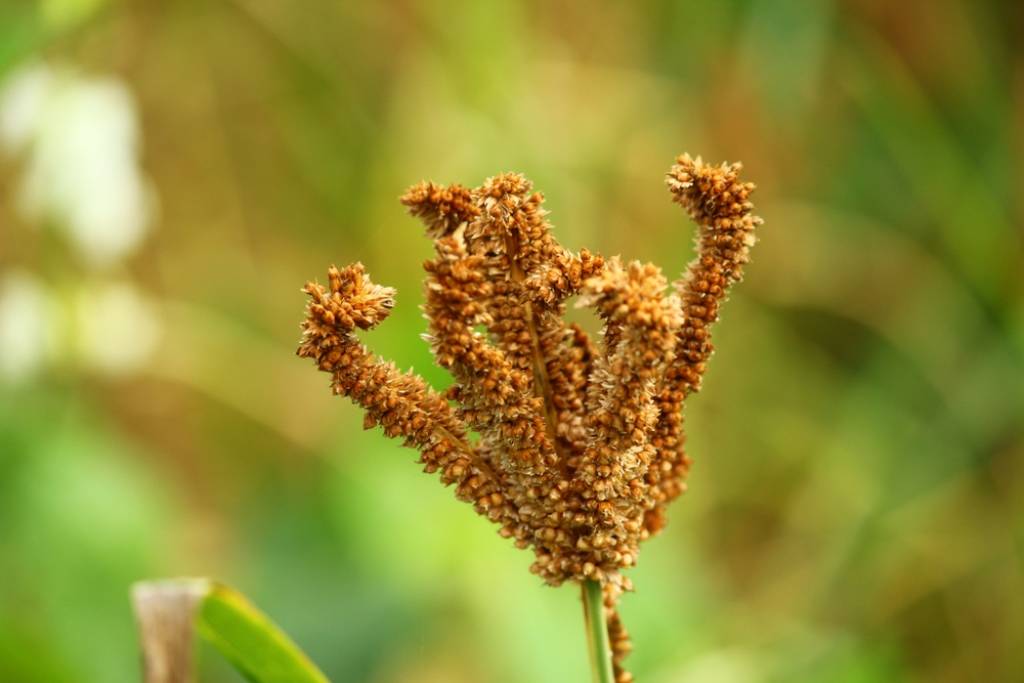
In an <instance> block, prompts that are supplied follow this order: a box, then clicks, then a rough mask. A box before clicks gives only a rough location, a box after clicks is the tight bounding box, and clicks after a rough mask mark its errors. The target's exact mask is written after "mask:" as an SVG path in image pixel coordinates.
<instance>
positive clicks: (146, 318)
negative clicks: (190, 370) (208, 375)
mask: <svg viewBox="0 0 1024 683" xmlns="http://www.w3.org/2000/svg"><path fill="white" fill-rule="evenodd" d="M161 328H162V326H161V324H160V316H159V314H158V312H157V310H156V308H155V307H154V306H153V304H152V303H151V302H150V301H149V300H148V299H147V298H146V297H145V296H144V295H143V294H142V293H140V292H139V290H138V289H136V288H135V287H134V286H133V285H130V284H127V283H105V284H102V285H100V286H98V287H96V288H93V289H84V290H82V291H81V292H80V293H79V295H78V298H77V300H76V301H75V330H76V332H77V334H76V343H77V346H78V348H77V351H78V354H79V356H80V358H81V360H82V361H83V363H84V364H85V365H87V366H89V367H91V368H92V369H93V370H96V371H99V372H102V373H106V374H111V375H123V374H126V373H129V372H131V371H133V370H137V369H138V368H139V367H141V366H142V365H143V364H144V363H145V362H146V361H148V360H149V358H150V357H151V356H152V355H153V352H154V351H155V350H156V346H157V343H158V342H159V341H160V335H161V331H162V329H161Z"/></svg>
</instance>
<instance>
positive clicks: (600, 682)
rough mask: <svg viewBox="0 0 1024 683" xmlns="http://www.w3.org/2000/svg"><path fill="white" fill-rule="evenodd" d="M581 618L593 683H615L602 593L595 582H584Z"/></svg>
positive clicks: (599, 586) (582, 585)
mask: <svg viewBox="0 0 1024 683" xmlns="http://www.w3.org/2000/svg"><path fill="white" fill-rule="evenodd" d="M581 588H582V592H583V618H584V620H585V621H586V626H587V645H588V646H589V648H588V649H589V650H590V670H591V672H592V673H593V680H594V683H615V673H614V670H613V669H612V647H611V642H610V641H609V640H608V623H607V621H606V619H605V612H604V592H603V591H602V590H601V584H600V583H599V582H597V581H584V582H582V584H581Z"/></svg>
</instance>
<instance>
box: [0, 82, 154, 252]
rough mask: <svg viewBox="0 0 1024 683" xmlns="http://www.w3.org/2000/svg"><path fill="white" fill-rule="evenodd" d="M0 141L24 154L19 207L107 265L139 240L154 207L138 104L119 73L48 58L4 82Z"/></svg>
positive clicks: (25, 213)
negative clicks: (143, 164) (65, 66)
mask: <svg viewBox="0 0 1024 683" xmlns="http://www.w3.org/2000/svg"><path fill="white" fill-rule="evenodd" d="M0 141H2V142H3V145H4V147H5V148H7V150H8V151H9V152H12V153H24V154H25V155H26V161H25V163H26V169H25V173H24V176H23V178H22V183H21V187H20V193H19V198H18V199H19V202H18V206H19V209H20V210H21V212H22V213H23V214H24V215H25V217H26V218H27V219H29V220H33V221H52V222H53V223H54V224H55V225H57V226H58V227H60V228H62V229H64V230H65V231H66V232H67V234H68V236H69V237H70V238H71V240H72V242H73V243H74V244H75V246H76V247H78V249H79V251H80V252H81V253H82V254H83V256H84V257H85V258H86V259H87V260H88V261H90V262H91V263H93V264H94V265H106V264H109V263H111V262H113V261H116V260H118V259H120V258H123V257H124V256H126V255H127V254H129V253H131V252H132V251H133V250H134V249H135V248H136V247H137V246H138V244H139V243H140V242H141V240H142V237H143V236H144V234H145V232H146V229H147V227H148V225H149V223H150V219H151V217H152V214H153V210H154V208H155V201H154V195H153V193H152V191H151V190H150V188H149V182H148V181H147V179H146V177H145V176H144V174H143V173H142V169H141V168H140V166H139V125H138V114H137V112H136V108H135V103H134V101H133V99H132V97H131V94H130V93H129V91H128V89H127V88H126V87H125V86H124V84H123V83H121V82H120V81H118V80H116V79H114V78H86V77H82V76H80V75H77V74H75V73H73V72H70V71H66V70H55V69H53V68H51V67H49V66H46V65H40V64H36V65H31V66H27V67H24V68H22V69H20V70H19V71H17V72H15V73H14V74H13V75H12V76H11V77H10V78H9V79H8V80H7V82H6V83H5V84H4V85H3V87H2V88H0Z"/></svg>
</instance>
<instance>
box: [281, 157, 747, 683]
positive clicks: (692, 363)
mask: <svg viewBox="0 0 1024 683" xmlns="http://www.w3.org/2000/svg"><path fill="white" fill-rule="evenodd" d="M740 168H741V166H740V165H739V164H722V165H720V166H710V165H707V164H704V163H703V162H702V161H701V160H700V158H697V159H692V158H690V157H689V156H688V155H684V156H681V157H679V159H678V160H677V163H676V164H675V165H674V166H673V167H672V169H671V170H670V171H669V173H668V174H667V178H666V182H667V184H668V187H669V190H670V191H671V193H672V196H673V199H674V200H675V201H676V202H678V203H679V204H681V205H682V206H683V207H684V208H685V209H686V210H687V212H688V213H689V214H690V216H691V218H693V220H694V221H695V222H696V223H697V225H698V228H699V232H698V237H697V257H696V259H695V260H694V261H693V262H692V263H691V264H690V265H689V267H688V268H687V270H686V272H685V274H684V276H683V277H682V278H681V279H680V280H678V281H677V282H676V283H675V288H674V289H675V292H674V293H669V292H668V283H667V281H666V279H665V277H664V276H663V275H662V274H661V271H660V269H659V268H657V267H656V266H654V265H651V264H641V263H639V262H636V261H634V262H630V263H623V262H622V261H620V260H619V259H618V258H617V257H616V258H613V259H610V260H607V261H606V260H605V259H603V258H601V257H600V256H598V255H595V254H591V253H590V252H588V251H586V250H583V251H581V252H579V253H578V254H576V253H572V252H569V251H567V250H566V249H565V248H563V247H562V246H561V245H560V244H559V243H558V242H557V241H556V240H555V239H554V237H553V236H552V235H551V232H550V229H549V225H548V221H547V219H546V215H547V212H546V211H545V210H544V208H543V206H542V201H543V197H542V196H541V195H540V193H536V192H533V189H532V186H531V184H530V183H529V181H527V180H526V179H525V178H524V177H523V176H521V175H518V174H514V173H508V174H503V175H499V176H495V177H493V178H490V179H488V180H487V181H486V182H485V183H484V184H483V185H482V186H481V187H479V188H476V189H472V190H470V189H467V188H465V187H462V186H461V185H450V186H447V187H443V186H439V185H435V184H433V183H420V184H419V185H416V186H414V187H412V188H411V189H410V190H409V191H408V192H407V193H406V194H405V195H404V196H403V197H402V202H403V203H404V204H405V205H406V206H407V207H408V208H409V211H410V213H412V214H413V215H414V216H417V217H418V218H420V219H421V220H422V221H423V223H424V224H425V225H426V227H427V233H428V235H429V236H430V237H432V238H433V239H434V244H435V250H436V253H435V257H434V258H433V259H431V260H429V261H427V262H426V263H425V264H424V267H425V269H426V272H427V277H426V285H425V289H426V301H425V304H424V311H425V313H426V317H427V320H428V321H429V334H428V339H429V342H430V345H431V348H432V350H433V353H434V356H435V358H436V360H437V362H438V364H440V365H441V366H442V367H444V368H447V369H448V370H449V371H450V372H451V373H452V375H453V377H454V379H455V383H454V384H453V386H452V387H451V388H450V389H449V390H448V391H446V392H445V393H443V394H442V393H438V392H436V391H434V390H433V389H431V388H430V387H429V386H428V385H427V383H426V382H425V381H424V380H423V379H421V378H420V377H419V376H417V375H415V374H411V373H403V372H400V371H399V370H397V369H396V368H395V367H394V365H392V364H390V363H387V362H384V361H382V360H380V359H379V358H377V357H376V356H374V355H373V354H372V353H371V352H370V351H369V350H367V349H366V347H365V346H364V345H363V344H362V343H361V342H360V341H359V340H358V339H357V337H356V334H355V330H356V328H359V329H364V330H365V329H370V328H372V327H375V326H376V325H378V324H379V323H380V322H381V321H382V320H384V318H386V317H387V315H388V313H389V312H390V310H391V307H392V306H393V305H394V294H395V292H394V290H393V289H390V288H388V287H382V286H380V285H376V284H374V283H373V282H372V281H371V280H370V278H369V276H368V275H367V274H366V272H365V271H364V268H363V266H362V264H360V263H355V264H353V265H350V266H347V267H346V268H343V269H340V270H339V269H338V268H335V267H333V266H332V267H331V268H330V270H329V271H328V284H327V286H326V287H325V286H322V285H320V284H317V283H315V282H310V283H308V284H307V285H306V287H305V290H304V291H305V292H306V293H307V294H308V295H309V297H310V302H309V303H308V305H307V311H306V320H305V321H304V322H303V326H302V327H303V339H302V344H301V346H300V347H299V350H298V354H299V355H300V356H303V357H307V358H311V359H313V360H314V361H315V363H316V364H317V366H318V367H319V368H320V369H321V370H323V371H325V372H328V373H330V374H331V377H332V380H331V386H332V387H333V390H334V392H335V393H336V394H341V395H344V396H348V397H350V398H351V399H352V400H353V401H355V402H356V403H357V404H359V405H360V406H362V407H363V408H364V409H365V411H366V420H365V426H366V427H367V428H369V427H372V426H374V425H380V426H381V427H383V429H384V433H385V434H387V435H388V436H392V437H399V438H401V439H403V441H404V442H405V444H406V445H408V446H411V447H413V448H416V449H418V450H419V451H420V453H421V462H422V463H423V464H424V467H425V469H426V470H427V471H428V472H438V473H439V474H440V477H441V481H442V482H443V483H445V484H452V485H454V486H455V492H456V495H457V496H458V497H459V498H461V499H462V500H465V501H467V502H469V503H471V504H472V505H473V506H474V507H475V509H476V510H477V512H479V513H480V514H482V515H485V516H486V517H488V518H489V519H491V520H492V521H494V522H496V523H497V524H499V525H500V527H501V531H500V533H501V535H503V536H505V537H508V538H512V539H514V540H515V543H516V545H517V546H519V547H521V548H527V547H529V548H532V549H533V552H534V555H535V560H534V562H533V565H532V567H531V570H532V571H533V572H534V573H536V574H537V575H539V576H540V577H541V578H543V579H544V581H546V582H547V583H549V584H551V585H559V584H561V583H563V582H565V581H566V580H573V581H578V582H581V583H582V582H585V581H597V582H599V583H601V584H602V585H603V586H604V592H605V609H606V612H607V614H606V616H607V619H608V630H609V635H610V642H611V647H612V650H613V652H614V660H615V675H616V680H617V681H619V682H620V683H624V682H625V681H630V680H632V677H631V676H630V674H629V673H627V672H626V671H625V670H624V669H622V666H621V664H622V659H623V658H624V657H625V655H626V653H628V651H629V648H630V644H629V637H628V635H627V633H626V631H625V629H624V628H623V626H622V622H621V620H620V619H619V617H618V614H617V612H616V604H617V600H618V597H619V595H620V594H621V592H622V591H623V590H629V589H630V588H631V584H630V582H629V580H628V579H627V578H625V577H624V576H623V575H622V573H621V572H622V570H623V569H626V568H628V567H631V566H633V565H634V564H635V563H636V560H637V554H638V548H639V544H640V542H641V541H643V540H645V539H646V538H648V537H649V536H651V535H653V534H656V533H658V532H659V531H660V530H661V529H662V528H663V527H664V525H665V508H666V506H667V504H668V503H669V502H670V501H671V500H672V499H674V498H675V497H677V496H678V495H679V494H680V493H682V492H683V491H684V490H685V483H684V482H685V478H686V474H687V470H688V469H689V465H690V460H689V458H688V457H687V456H686V454H685V452H684V450H683V430H682V413H681V410H682V405H683V401H684V399H685V398H686V397H687V396H688V395H689V394H690V393H692V392H695V391H697V390H698V389H699V388H700V382H701V377H702V376H703V374H704V370H705V366H706V363H707V361H708V358H709V357H710V356H711V352H712V348H713V347H712V345H711V338H710V328H711V326H712V324H713V323H714V322H715V321H716V320H717V319H718V310H719V306H720V305H721V303H722V302H723V301H724V299H725V296H726V293H727V291H728V289H729V287H730V286H731V285H732V284H733V283H735V282H737V281H738V280H739V279H740V277H741V276H742V270H743V266H744V264H745V263H746V262H747V260H748V256H749V250H750V247H751V246H752V245H753V244H754V229H755V227H756V226H757V225H759V224H760V223H761V220H760V219H759V218H757V217H756V216H754V215H753V214H752V213H751V211H752V209H753V206H752V204H751V203H750V201H749V196H750V193H751V192H752V191H753V189H754V186H753V184H752V183H745V182H741V181H740V180H739V176H738V174H739V171H740ZM574 295H579V305H581V306H589V307H592V308H594V309H595V310H596V311H597V313H598V314H599V315H600V317H601V319H602V320H603V323H604V330H603V336H602V340H601V343H600V344H595V343H594V342H592V341H591V340H590V339H589V338H588V336H587V334H586V333H585V332H584V331H583V330H581V329H580V328H579V327H578V326H576V325H573V324H567V323H566V322H564V320H563V314H564V313H565V305H566V304H565V302H566V300H567V299H568V298H569V297H571V296H574ZM478 330H486V332H481V331H478ZM470 432H476V433H477V434H479V436H480V438H479V440H477V441H475V442H471V441H470V440H469V438H468V437H467V434H469V433H470Z"/></svg>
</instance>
